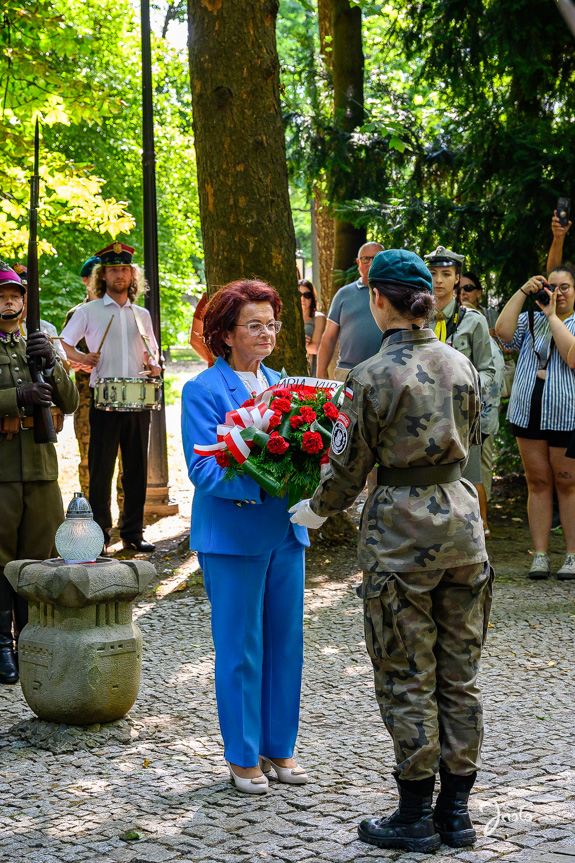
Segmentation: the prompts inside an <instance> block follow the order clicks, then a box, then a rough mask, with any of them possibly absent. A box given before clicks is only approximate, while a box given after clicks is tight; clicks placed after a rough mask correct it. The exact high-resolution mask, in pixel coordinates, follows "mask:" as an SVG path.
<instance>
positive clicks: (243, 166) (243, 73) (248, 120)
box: [188, 0, 307, 374]
mask: <svg viewBox="0 0 575 863" xmlns="http://www.w3.org/2000/svg"><path fill="white" fill-rule="evenodd" d="M278 5H279V4H278V0H188V28H189V48H190V74H191V85H192V103H193V121H194V135H195V147H196V158H197V170H198V191H199V199H200V217H201V224H202V238H203V246H204V255H205V266H206V281H207V285H208V292H209V293H210V294H211V293H213V292H214V291H216V290H217V289H218V288H219V287H221V286H222V285H225V284H226V283H227V282H230V281H233V280H234V279H240V278H252V277H257V278H260V279H264V280H265V281H268V282H269V283H270V284H271V285H273V286H274V287H275V288H276V290H277V291H278V293H279V294H280V296H281V298H282V301H283V303H284V311H283V320H284V322H285V324H286V325H285V326H284V328H283V330H282V331H281V333H280V336H279V339H278V347H277V348H276V351H275V352H274V354H273V356H272V365H273V367H275V368H278V369H280V368H281V367H282V366H285V368H286V369H287V370H288V371H289V372H291V373H292V374H293V373H302V372H304V371H305V369H306V368H307V363H306V354H305V339H304V331H303V321H302V314H301V305H300V302H299V294H298V288H297V279H298V275H297V267H296V261H295V251H296V242H295V233H294V227H293V222H292V216H291V209H290V200H289V192H288V179H287V167H286V152H285V137H284V129H283V124H282V114H281V106H280V77H279V62H278V55H277V49H276V16H277V12H278Z"/></svg>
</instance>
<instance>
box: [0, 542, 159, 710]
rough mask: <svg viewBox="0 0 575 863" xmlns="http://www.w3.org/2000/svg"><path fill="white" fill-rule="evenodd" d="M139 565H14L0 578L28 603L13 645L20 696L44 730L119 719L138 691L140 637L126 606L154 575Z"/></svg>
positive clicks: (129, 606)
mask: <svg viewBox="0 0 575 863" xmlns="http://www.w3.org/2000/svg"><path fill="white" fill-rule="evenodd" d="M155 572H156V570H155V568H154V567H153V566H152V564H151V563H148V561H143V560H114V559H110V558H98V560H97V561H96V562H95V563H87V564H66V563H64V561H63V560H61V559H55V560H45V561H38V560H14V561H12V562H11V563H9V564H8V565H7V566H6V568H5V570H4V574H5V575H6V577H7V579H8V581H9V582H10V584H11V585H12V587H13V588H14V590H15V591H16V592H17V593H18V594H19V595H20V596H22V597H23V598H24V599H26V600H27V601H28V609H29V619H28V624H27V625H26V626H25V627H24V629H23V630H22V633H21V634H20V639H19V642H18V656H19V670H20V681H21V684H22V692H23V694H24V698H25V699H26V701H27V703H28V705H29V706H30V708H31V709H32V710H33V711H34V713H35V714H36V715H37V716H38V717H39V718H40V719H44V720H46V721H48V722H64V723H67V724H70V725H93V724H94V723H97V722H100V723H102V722H112V721H113V720H116V719H120V718H121V717H122V716H124V715H125V714H126V713H127V712H128V710H129V709H130V708H131V707H132V705H133V704H134V702H135V700H136V697H137V695H138V689H139V686H140V671H141V664H142V634H141V632H140V630H139V628H138V627H137V626H136V624H135V623H133V622H132V603H133V601H134V599H135V598H136V597H137V596H138V594H139V593H141V592H142V591H143V590H144V589H145V588H146V586H147V585H148V584H149V582H150V581H151V579H152V578H153V576H154V575H155Z"/></svg>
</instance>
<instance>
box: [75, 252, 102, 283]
mask: <svg viewBox="0 0 575 863" xmlns="http://www.w3.org/2000/svg"><path fill="white" fill-rule="evenodd" d="M99 263H100V258H95V257H94V258H88V260H87V261H84V263H83V264H82V269H81V270H80V278H82V279H89V278H90V276H91V275H92V270H93V269H94V267H97V266H98V264H99Z"/></svg>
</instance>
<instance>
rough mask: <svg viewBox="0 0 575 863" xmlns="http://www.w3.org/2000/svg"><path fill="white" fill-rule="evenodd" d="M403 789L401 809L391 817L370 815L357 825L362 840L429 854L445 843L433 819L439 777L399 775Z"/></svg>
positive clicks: (399, 782)
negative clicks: (409, 777) (436, 781)
mask: <svg viewBox="0 0 575 863" xmlns="http://www.w3.org/2000/svg"><path fill="white" fill-rule="evenodd" d="M395 781H396V782H397V788H398V790H399V809H397V810H396V811H395V812H394V813H393V815H390V816H389V818H366V819H365V820H364V821H362V822H361V824H360V825H359V827H358V828H357V833H358V836H359V838H360V839H361V841H362V842H367V843H368V844H369V845H377V847H378V848H401V849H403V850H404V851H418V852H420V853H425V852H428V851H436V850H437V848H439V846H440V845H441V839H440V838H439V833H438V832H437V831H436V829H435V824H434V822H433V809H432V808H431V803H432V800H433V787H434V785H435V776H429V777H428V778H427V779H421V780H419V781H409V780H406V779H399V778H398V777H397V776H396V777H395Z"/></svg>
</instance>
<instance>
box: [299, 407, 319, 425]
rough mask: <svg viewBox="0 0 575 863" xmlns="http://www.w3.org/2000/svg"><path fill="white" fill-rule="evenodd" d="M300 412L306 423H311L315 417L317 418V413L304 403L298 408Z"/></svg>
mask: <svg viewBox="0 0 575 863" xmlns="http://www.w3.org/2000/svg"><path fill="white" fill-rule="evenodd" d="M299 412H300V414H301V415H302V417H303V421H304V422H306V423H312V422H313V421H314V420H315V419H317V414H316V412H315V411H314V410H312V409H311V408H310V407H307V406H306V405H304V406H303V407H302V408H300V409H299Z"/></svg>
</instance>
